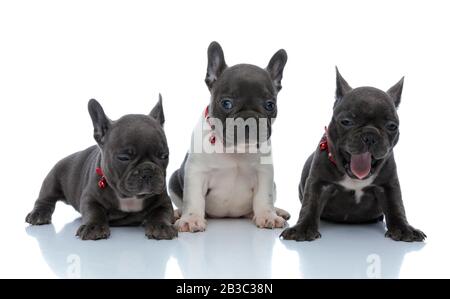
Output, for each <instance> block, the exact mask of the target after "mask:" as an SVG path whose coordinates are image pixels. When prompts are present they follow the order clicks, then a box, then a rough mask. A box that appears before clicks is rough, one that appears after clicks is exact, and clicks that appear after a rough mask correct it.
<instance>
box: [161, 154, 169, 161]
mask: <svg viewBox="0 0 450 299" xmlns="http://www.w3.org/2000/svg"><path fill="white" fill-rule="evenodd" d="M159 158H160V159H161V160H167V159H168V158H169V153H163V154H161V155H159Z"/></svg>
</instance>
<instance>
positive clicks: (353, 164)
mask: <svg viewBox="0 0 450 299" xmlns="http://www.w3.org/2000/svg"><path fill="white" fill-rule="evenodd" d="M371 166H372V155H371V154H370V153H369V152H365V153H363V154H359V155H352V157H351V160H350V170H351V171H352V173H353V174H354V175H355V176H356V177H357V178H358V179H360V180H362V179H363V178H365V177H366V176H367V175H368V174H369V173H370V168H371Z"/></svg>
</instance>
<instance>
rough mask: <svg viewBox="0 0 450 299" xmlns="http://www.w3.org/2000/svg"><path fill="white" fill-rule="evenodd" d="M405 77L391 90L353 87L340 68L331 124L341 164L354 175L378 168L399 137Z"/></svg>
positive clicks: (338, 161)
mask: <svg viewBox="0 0 450 299" xmlns="http://www.w3.org/2000/svg"><path fill="white" fill-rule="evenodd" d="M402 88H403V78H402V80H400V82H398V83H397V84H396V85H394V86H393V87H392V88H391V89H389V90H388V91H387V92H384V91H382V90H379V89H376V88H373V87H359V88H355V89H352V88H351V87H350V86H349V85H348V83H347V82H345V80H344V79H343V78H342V76H341V75H340V74H339V71H337V87H336V102H335V105H334V112H333V119H332V121H331V123H330V126H329V138H330V142H331V146H332V147H333V148H334V149H335V155H336V157H335V159H336V161H337V164H338V167H341V168H343V170H345V172H346V173H347V174H348V175H349V176H350V177H352V178H357V179H365V178H368V177H370V176H371V175H373V174H374V173H376V172H377V170H378V169H379V168H380V166H381V165H382V164H383V161H385V159H386V158H387V157H388V156H389V155H390V154H391V153H392V149H393V147H394V146H395V145H396V143H397V141H398V138H399V119H398V115H397V111H396V108H397V107H398V105H399V104H400V99H401V93H402Z"/></svg>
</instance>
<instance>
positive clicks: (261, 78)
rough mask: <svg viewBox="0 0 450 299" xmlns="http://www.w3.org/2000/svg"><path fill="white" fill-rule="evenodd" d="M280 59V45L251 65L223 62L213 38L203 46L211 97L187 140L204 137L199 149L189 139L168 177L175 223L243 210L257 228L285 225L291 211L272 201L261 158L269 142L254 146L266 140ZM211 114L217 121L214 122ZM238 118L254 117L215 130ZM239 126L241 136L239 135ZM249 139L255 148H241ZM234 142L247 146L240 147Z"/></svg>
mask: <svg viewBox="0 0 450 299" xmlns="http://www.w3.org/2000/svg"><path fill="white" fill-rule="evenodd" d="M286 62H287V54H286V51H285V50H283V49H280V50H278V51H277V52H276V53H275V54H274V55H273V56H272V58H271V59H270V60H269V63H268V65H267V66H266V67H265V68H261V67H258V66H256V65H251V64H237V65H233V66H228V65H227V64H226V62H225V56H224V53H223V50H222V47H221V46H220V45H219V43H217V42H212V43H211V44H210V45H209V47H208V66H207V72H206V78H205V83H206V85H207V87H208V89H209V91H210V93H211V97H210V100H209V103H208V106H207V107H206V109H205V111H204V112H203V113H202V115H201V116H200V118H199V121H198V123H197V125H196V126H195V128H194V131H193V134H192V136H193V137H192V139H191V140H195V139H196V136H200V137H201V139H202V140H209V142H206V145H205V147H204V148H202V150H200V151H197V150H196V149H195V146H192V144H194V143H195V142H191V148H190V149H189V152H188V154H187V155H186V157H185V159H184V161H183V163H182V165H181V167H180V168H179V169H178V170H176V171H175V172H174V173H173V175H172V176H171V178H170V182H169V193H170V195H171V198H172V201H173V202H174V203H175V205H176V206H177V207H178V208H179V210H178V211H177V212H178V213H177V214H179V216H180V219H178V220H177V221H176V222H175V226H176V227H177V228H178V230H179V231H181V232H198V231H204V230H205V229H206V218H205V217H206V216H207V217H211V218H224V217H232V218H238V217H247V218H251V219H253V221H254V222H255V224H256V225H257V226H258V227H260V228H282V227H284V225H285V223H286V219H288V218H289V217H290V215H289V213H288V212H286V211H284V210H282V209H280V208H276V207H275V206H274V203H275V200H276V188H275V184H274V177H273V165H272V164H271V163H261V160H262V158H269V159H270V158H271V151H270V147H269V150H268V151H267V152H263V151H262V150H261V147H258V146H259V145H260V144H263V143H265V142H266V143H267V144H270V136H271V132H272V130H271V128H272V122H273V121H274V119H275V118H276V116H277V96H278V92H279V91H280V90H281V80H282V78H283V70H284V67H285V65H286ZM211 119H214V120H215V122H213V123H212V124H211V123H210V120H211ZM239 120H242V121H248V122H251V121H254V122H255V124H256V125H255V126H254V127H252V126H245V127H241V129H242V130H241V129H239V130H238V129H237V127H234V126H228V125H223V126H222V129H220V126H219V125H220V124H226V123H227V122H229V121H232V122H233V121H236V122H238V121H239ZM257 122H258V123H257ZM205 128H206V129H205ZM236 132H238V134H235V133H236ZM239 132H240V133H244V134H242V135H241V137H245V138H238V135H239ZM261 132H264V133H265V134H259V133H261ZM254 133H258V134H254ZM251 135H258V136H257V137H256V138H254V137H255V136H253V137H251ZM252 143H253V145H254V144H256V147H258V148H257V150H256V151H255V152H250V151H247V149H248V148H250V144H252ZM222 146H223V147H227V149H232V151H231V153H230V152H225V151H223V152H222V151H221V150H222ZM247 147H248V148H247ZM239 148H241V149H242V148H243V149H245V150H244V151H243V152H240V151H239V150H238V149H239ZM203 149H208V150H203ZM209 149H217V151H216V150H213V151H209Z"/></svg>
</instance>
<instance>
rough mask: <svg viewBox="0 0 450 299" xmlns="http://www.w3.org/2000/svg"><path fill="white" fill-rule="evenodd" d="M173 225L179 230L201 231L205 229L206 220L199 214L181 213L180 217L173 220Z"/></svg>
mask: <svg viewBox="0 0 450 299" xmlns="http://www.w3.org/2000/svg"><path fill="white" fill-rule="evenodd" d="M175 227H176V228H177V229H178V231H179V232H191V233H195V232H203V231H205V229H206V220H205V218H204V217H201V216H199V215H195V214H191V215H186V216H185V215H182V216H181V218H180V219H178V220H177V221H176V222H175Z"/></svg>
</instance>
